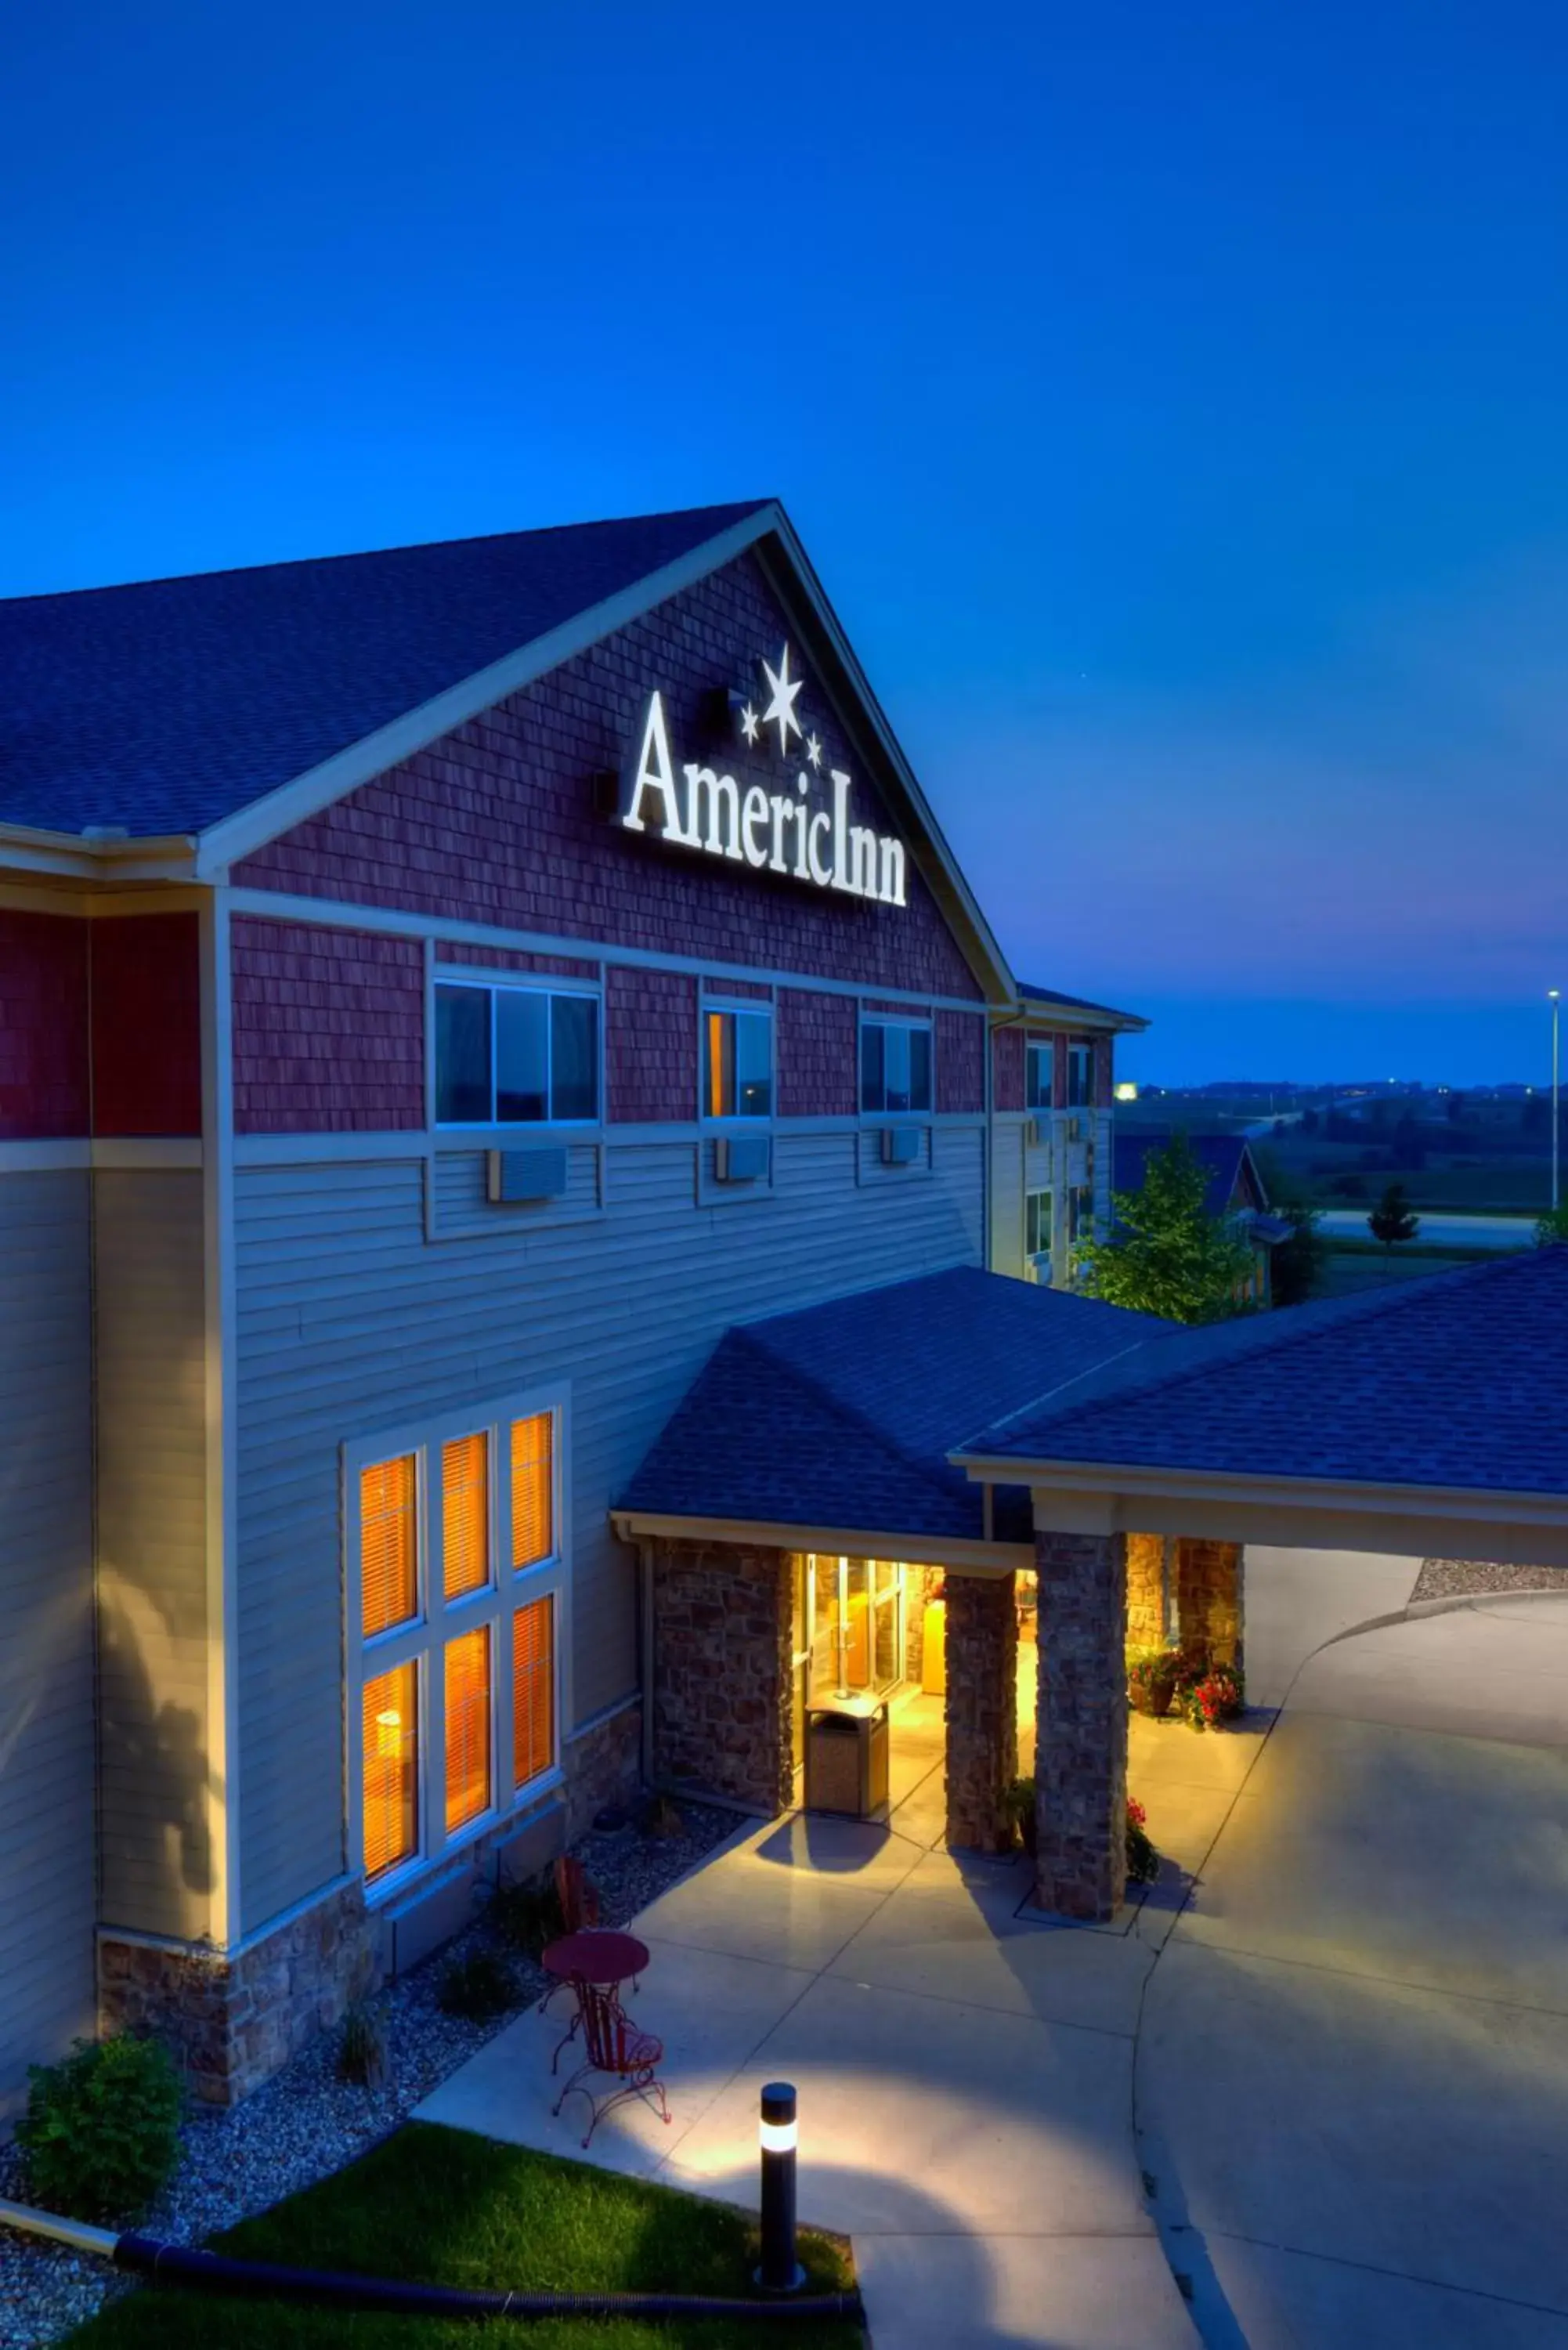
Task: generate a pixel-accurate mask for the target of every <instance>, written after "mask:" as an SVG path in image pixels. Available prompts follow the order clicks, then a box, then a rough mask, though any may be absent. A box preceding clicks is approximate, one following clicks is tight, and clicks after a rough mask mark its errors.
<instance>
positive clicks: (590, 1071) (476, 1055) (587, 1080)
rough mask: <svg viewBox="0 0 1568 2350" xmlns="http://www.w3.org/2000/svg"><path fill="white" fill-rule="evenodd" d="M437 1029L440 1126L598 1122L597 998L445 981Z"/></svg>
mask: <svg viewBox="0 0 1568 2350" xmlns="http://www.w3.org/2000/svg"><path fill="white" fill-rule="evenodd" d="M435 1025H436V1076H435V1095H436V1099H435V1115H436V1124H437V1125H438V1126H528V1125H542V1124H549V1125H556V1126H560V1125H573V1124H577V1125H581V1124H583V1123H585V1122H587V1121H591V1120H592V1119H594V1118H597V1116H598V1114H599V1007H598V1001H597V997H595V996H592V995H558V994H554V993H550V992H549V991H547V990H546V989H545V988H538V987H484V986H476V985H471V984H470V983H468V982H466V981H462V982H458V981H447V980H442V981H441V982H439V983H438V984H437V987H436V992H435Z"/></svg>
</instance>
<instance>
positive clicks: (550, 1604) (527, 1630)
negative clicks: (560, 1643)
mask: <svg viewBox="0 0 1568 2350" xmlns="http://www.w3.org/2000/svg"><path fill="white" fill-rule="evenodd" d="M555 1713H556V1627H555V1603H554V1601H553V1600H550V1599H548V1598H545V1599H535V1600H532V1601H530V1603H529V1605H528V1606H527V1607H519V1609H518V1610H517V1613H516V1615H515V1616H514V1617H513V1619H512V1774H513V1777H514V1780H515V1782H516V1783H517V1785H518V1786H519V1787H525V1786H526V1785H527V1784H528V1782H529V1781H530V1780H531V1779H536V1778H537V1777H538V1776H539V1773H541V1772H542V1771H547V1770H548V1769H549V1767H550V1765H551V1763H553V1762H554V1761H555V1759H556V1722H555Z"/></svg>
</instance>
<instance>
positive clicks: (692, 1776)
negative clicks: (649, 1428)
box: [652, 1537, 794, 1814]
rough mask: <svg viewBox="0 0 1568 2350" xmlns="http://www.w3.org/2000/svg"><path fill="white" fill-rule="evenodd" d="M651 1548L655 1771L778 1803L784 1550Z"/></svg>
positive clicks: (779, 1807)
mask: <svg viewBox="0 0 1568 2350" xmlns="http://www.w3.org/2000/svg"><path fill="white" fill-rule="evenodd" d="M652 1553H653V1617H654V1623H655V1626H656V1627H657V1628H656V1631H655V1635H654V1659H653V1677H652V1678H653V1767H654V1776H655V1777H656V1778H657V1779H659V1780H660V1781H670V1782H671V1783H674V1784H676V1785H696V1786H699V1787H705V1788H708V1789H711V1791H712V1793H713V1794H720V1795H728V1796H729V1797H730V1798H731V1799H732V1801H733V1802H736V1803H742V1804H757V1805H758V1806H759V1807H760V1808H761V1809H762V1810H763V1811H765V1812H768V1813H770V1814H771V1813H774V1812H780V1811H784V1810H787V1808H788V1806H789V1804H790V1803H791V1802H792V1801H793V1799H794V1765H793V1761H792V1755H791V1742H790V1690H791V1682H790V1609H791V1600H792V1596H793V1595H792V1578H793V1574H794V1560H793V1556H792V1554H791V1553H790V1552H788V1551H782V1550H765V1549H760V1548H753V1549H747V1548H743V1547H742V1546H740V1545H738V1544H726V1543H703V1542H677V1541H674V1540H670V1539H666V1538H663V1537H661V1538H659V1540H657V1541H656V1542H655V1543H654V1544H653V1545H652Z"/></svg>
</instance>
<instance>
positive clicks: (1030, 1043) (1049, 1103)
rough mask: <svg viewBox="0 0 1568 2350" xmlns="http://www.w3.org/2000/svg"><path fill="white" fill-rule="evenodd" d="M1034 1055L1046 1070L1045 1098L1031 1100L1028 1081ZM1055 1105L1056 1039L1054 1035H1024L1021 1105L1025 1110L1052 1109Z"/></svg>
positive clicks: (1031, 1088)
mask: <svg viewBox="0 0 1568 2350" xmlns="http://www.w3.org/2000/svg"><path fill="white" fill-rule="evenodd" d="M1036 1055H1039V1057H1040V1058H1041V1059H1042V1060H1043V1061H1044V1064H1045V1067H1046V1070H1047V1072H1048V1076H1047V1079H1046V1086H1045V1098H1044V1101H1031V1100H1030V1098H1029V1097H1030V1095H1031V1093H1032V1092H1033V1090H1034V1088H1033V1087H1032V1086H1031V1084H1030V1082H1029V1078H1030V1071H1031V1067H1032V1065H1033V1061H1034V1058H1035V1056H1036ZM1055 1105H1056V1040H1055V1038H1054V1036H1030V1037H1026V1038H1025V1040H1024V1045H1023V1107H1024V1108H1025V1109H1027V1110H1043V1109H1045V1110H1048V1109H1054V1107H1055Z"/></svg>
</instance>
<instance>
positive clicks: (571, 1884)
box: [539, 1852, 599, 2055]
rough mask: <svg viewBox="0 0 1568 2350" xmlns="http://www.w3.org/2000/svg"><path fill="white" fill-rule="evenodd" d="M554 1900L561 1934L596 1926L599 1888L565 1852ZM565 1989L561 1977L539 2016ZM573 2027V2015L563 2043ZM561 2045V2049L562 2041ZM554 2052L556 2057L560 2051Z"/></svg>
mask: <svg viewBox="0 0 1568 2350" xmlns="http://www.w3.org/2000/svg"><path fill="white" fill-rule="evenodd" d="M556 1901H557V1902H558V1903H559V1904H560V1909H561V1931H562V1933H563V1934H576V1933H580V1932H581V1931H582V1929H583V1928H584V1927H585V1926H597V1924H598V1922H599V1888H598V1887H597V1885H596V1884H595V1883H594V1880H593V1878H592V1877H590V1876H589V1875H588V1872H587V1869H586V1868H585V1867H584V1866H583V1864H582V1862H581V1861H580V1860H574V1859H573V1858H572V1856H571V1854H570V1853H567V1852H564V1853H562V1855H561V1856H560V1858H559V1859H558V1860H557V1861H556ZM568 1988H569V1985H568V1984H567V1982H566V1980H565V1978H563V1979H562V1980H561V1981H559V1982H553V1983H552V1984H551V1985H550V1987H549V1989H548V1991H545V1996H544V1998H543V1999H542V2000H541V2001H540V2002H539V2012H540V2014H541V2015H545V2014H547V2013H548V2012H549V2007H550V2002H551V2001H552V2000H553V1999H554V1998H555V1996H556V1992H557V1991H566V1990H567V1989H568ZM576 2028H577V2019H576V2016H575V2015H574V2016H573V2018H572V2030H571V2032H568V2033H567V2034H566V2039H567V2040H570V2039H571V2037H572V2035H573V2033H575V2032H576ZM561 2045H562V2047H564V2046H565V2045H566V2042H565V2041H563V2042H562V2043H561ZM556 2054H557V2055H559V2054H560V2049H557V2050H556Z"/></svg>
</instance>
